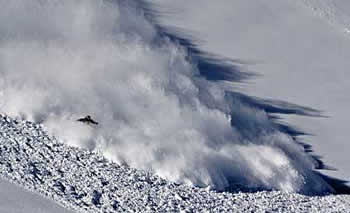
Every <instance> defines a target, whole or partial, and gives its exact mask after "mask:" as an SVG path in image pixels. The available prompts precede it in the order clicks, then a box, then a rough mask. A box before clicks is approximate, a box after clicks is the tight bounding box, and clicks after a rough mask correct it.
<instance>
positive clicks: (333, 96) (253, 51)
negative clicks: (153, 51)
mask: <svg viewBox="0 0 350 213" xmlns="http://www.w3.org/2000/svg"><path fill="white" fill-rule="evenodd" d="M153 2H154V1H153ZM156 2H157V4H158V5H159V7H160V8H161V9H162V10H165V11H168V12H169V15H168V16H164V17H162V23H163V24H164V25H171V26H175V27H178V28H182V29H183V30H184V31H187V30H191V31H192V34H193V35H194V36H195V37H197V38H200V39H201V40H200V42H199V43H200V45H199V46H200V48H201V49H203V50H206V51H209V52H212V53H216V54H219V55H223V56H226V57H230V58H235V59H239V60H242V61H246V62H247V64H246V68H247V69H249V70H251V71H253V72H256V73H257V74H259V75H260V76H258V77H257V78H255V79H252V80H251V81H249V84H245V85H241V88H240V90H241V91H242V92H244V93H245V94H249V95H252V96H258V97H262V98H270V99H272V100H284V101H288V102H290V103H294V104H299V105H303V106H307V107H311V108H314V109H316V110H320V111H321V112H322V113H321V114H322V115H324V116H325V117H317V116H316V117H300V116H295V115H288V116H286V115H280V116H281V117H283V118H284V119H283V121H286V122H288V123H289V124H290V125H292V126H295V127H297V128H298V129H299V130H300V131H303V132H305V133H308V134H311V135H307V136H302V137H299V138H300V139H301V140H303V141H305V142H307V143H310V144H312V145H313V148H314V150H315V152H316V154H318V155H321V156H323V160H324V161H325V162H326V164H327V165H329V166H331V167H333V168H336V169H338V171H324V173H326V174H330V175H332V176H336V177H339V178H343V179H345V180H350V164H349V157H348V156H349V155H348V154H349V150H350V143H348V132H349V125H348V124H349V121H350V117H349V116H348V109H349V106H350V98H349V90H350V80H349V79H350V72H349V70H348V69H349V67H350V60H349V50H350V40H349V34H348V31H349V26H350V18H349V17H350V3H349V1H348V0H334V1H327V0H288V1H280V0H253V1H245V0H235V1H230V0H223V1H220V2H217V1H215V2H214V1H210V0H202V1H200V3H198V2H197V1H185V0H179V1H171V0H165V1H156Z"/></svg>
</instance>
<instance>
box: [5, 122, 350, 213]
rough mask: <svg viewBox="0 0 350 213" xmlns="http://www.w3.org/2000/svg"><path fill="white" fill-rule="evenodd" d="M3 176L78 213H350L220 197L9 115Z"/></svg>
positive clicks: (255, 197) (298, 200)
mask: <svg viewBox="0 0 350 213" xmlns="http://www.w3.org/2000/svg"><path fill="white" fill-rule="evenodd" d="M0 175H1V177H2V178H4V179H6V180H9V181H11V182H13V183H16V184H18V185H20V186H22V187H24V188H26V189H28V190H31V191H34V192H37V193H39V194H41V195H43V196H45V197H48V198H51V199H53V200H55V201H57V202H58V203H60V204H61V205H62V206H65V207H67V208H68V209H72V210H75V211H77V212H121V211H128V212H180V211H183V212H204V211H210V212H220V211H221V212H222V211H225V212H272V211H273V212H350V196H348V195H327V196H321V197H320V196H310V197H308V196H303V195H299V194H293V193H283V192H279V191H272V192H267V191H260V192H256V193H242V192H238V193H228V192H221V193H218V192H214V191H211V190H208V189H204V188H197V187H191V186H187V185H183V184H176V183H173V182H170V181H166V180H164V179H162V178H160V177H158V176H155V175H152V174H150V173H149V172H145V171H142V170H136V169H132V168H130V167H128V166H126V165H118V164H115V163H112V162H110V161H108V160H106V159H105V158H104V157H103V156H102V155H100V154H99V153H95V152H90V151H88V150H85V149H81V148H72V147H69V146H67V145H65V144H63V143H60V142H59V141H58V140H57V139H55V138H53V137H50V136H49V135H48V134H47V132H45V130H44V129H43V127H42V126H41V125H39V124H35V123H32V122H28V121H24V120H19V119H12V118H10V117H8V116H6V115H0ZM19 202H20V201H19Z"/></svg>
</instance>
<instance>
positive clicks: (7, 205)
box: [0, 179, 73, 213]
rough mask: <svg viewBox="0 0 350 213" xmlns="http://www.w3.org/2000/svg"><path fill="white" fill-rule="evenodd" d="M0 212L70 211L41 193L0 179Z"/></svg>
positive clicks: (46, 212) (55, 212)
mask: <svg viewBox="0 0 350 213" xmlns="http://www.w3.org/2000/svg"><path fill="white" fill-rule="evenodd" d="M0 212H1V213H72V212H73V211H70V210H68V209H66V208H64V207H62V206H59V205H58V204H57V203H56V202H54V201H52V200H49V199H47V198H45V197H43V196H42V195H39V194H37V193H33V192H30V191H28V190H26V189H24V188H23V187H21V186H17V185H16V184H13V183H10V182H8V181H6V180H4V179H0Z"/></svg>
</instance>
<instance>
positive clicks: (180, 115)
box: [0, 0, 334, 194]
mask: <svg viewBox="0 0 350 213" xmlns="http://www.w3.org/2000/svg"><path fill="white" fill-rule="evenodd" d="M147 8H148V7H147V5H146V4H144V3H142V2H138V1H96V0H84V1H83V0H81V1H80V0H70V1H62V0H60V1H55V0H50V1H46V0H41V1H39V0H13V1H5V0H0V98H1V103H0V111H1V112H2V113H5V114H8V115H11V116H13V117H21V118H24V119H28V120H31V121H34V122H37V123H42V124H43V125H44V127H45V129H46V130H47V131H48V132H49V133H50V134H52V135H55V136H56V137H57V138H59V139H60V140H62V141H64V142H65V143H66V144H68V145H72V146H78V147H83V148H88V149H91V150H99V151H100V152H102V153H103V154H104V156H106V157H107V158H108V159H110V160H113V161H114V162H117V163H121V164H127V165H129V166H131V167H133V168H137V169H144V170H147V171H152V172H154V173H155V174H157V175H159V176H161V177H163V178H166V179H168V180H171V181H177V182H180V183H188V184H192V185H196V186H203V187H206V186H210V187H212V188H215V189H217V190H225V189H227V188H249V189H267V190H270V189H278V190H282V191H285V192H301V193H306V194H314V193H316V194H319V193H326V192H333V191H334V190H333V189H332V187H331V186H329V185H328V184H327V183H326V182H325V181H324V180H323V178H321V177H320V176H319V175H318V174H317V173H315V172H314V171H313V169H314V168H317V167H319V163H318V162H316V161H315V160H314V158H312V157H311V156H310V155H308V154H307V153H305V152H304V147H302V146H301V145H299V144H297V143H296V142H295V141H294V139H293V138H292V136H291V135H289V134H287V133H284V132H283V131H282V130H281V126H279V125H277V124H276V123H274V122H273V120H272V118H271V117H270V116H269V114H267V112H266V111H265V110H264V109H263V107H261V105H259V104H262V103H263V104H265V105H263V106H269V103H265V102H259V101H256V102H254V101H255V100H253V99H249V98H248V96H245V95H242V94H239V93H235V92H233V91H234V88H235V87H234V86H235V84H234V82H237V81H240V80H244V79H245V78H246V77H247V76H249V75H248V74H244V72H242V70H243V69H241V68H240V67H239V66H237V65H236V64H235V63H234V62H232V61H231V62H227V61H224V60H220V59H216V60H217V61H215V60H214V62H217V63H223V64H226V63H227V64H226V67H225V66H224V68H225V69H226V71H225V72H224V73H223V74H222V73H221V74H220V72H219V70H216V69H215V68H218V67H220V66H219V65H217V64H215V63H214V62H213V63H211V64H210V63H209V62H208V61H204V57H202V56H198V55H196V57H194V56H193V54H194V53H195V51H194V49H191V48H192V47H191V48H190V47H189V46H188V45H189V44H188V45H187V46H186V45H184V41H180V40H179V39H176V38H175V37H176V36H175V35H174V34H169V33H168V32H165V31H164V29H162V28H160V27H159V26H158V25H157V24H156V22H155V20H154V19H153V18H154V17H153V16H152V14H153V13H152V12H151V11H150V10H148V9H149V8H148V9H147ZM214 59H215V58H214ZM204 62H205V63H204ZM237 63H238V62H237ZM221 68H222V67H221ZM227 70H229V71H231V72H232V73H227ZM214 80H216V81H214ZM217 80H218V81H217ZM220 80H229V81H231V82H227V81H220ZM282 105H283V106H285V104H282ZM272 106H273V104H272ZM273 107H275V108H277V109H281V110H282V112H283V110H284V111H285V112H289V111H288V110H291V111H293V112H294V111H295V112H297V114H311V115H313V114H314V113H316V114H317V112H316V111H313V110H311V109H307V108H301V107H298V106H294V105H287V107H286V108H283V107H282V108H281V106H273ZM87 114H91V115H92V117H93V118H95V119H96V120H97V121H98V122H99V123H100V124H101V125H99V126H98V127H97V128H92V127H90V126H86V125H83V124H81V123H77V122H76V119H78V118H80V117H82V116H85V115H87Z"/></svg>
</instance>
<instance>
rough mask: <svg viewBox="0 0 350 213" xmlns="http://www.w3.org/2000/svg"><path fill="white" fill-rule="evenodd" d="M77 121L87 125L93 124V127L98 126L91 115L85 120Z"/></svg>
mask: <svg viewBox="0 0 350 213" xmlns="http://www.w3.org/2000/svg"><path fill="white" fill-rule="evenodd" d="M77 121H79V122H83V123H85V124H93V125H98V122H96V121H94V120H93V119H92V118H91V116H90V115H87V116H86V117H84V118H79V119H78V120H77Z"/></svg>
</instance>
